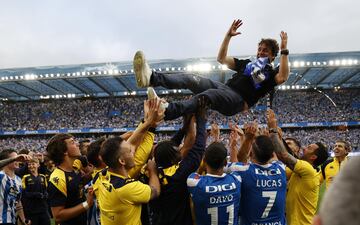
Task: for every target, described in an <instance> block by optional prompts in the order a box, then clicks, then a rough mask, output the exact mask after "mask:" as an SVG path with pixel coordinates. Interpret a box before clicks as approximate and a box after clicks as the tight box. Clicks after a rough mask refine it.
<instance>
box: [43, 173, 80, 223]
mask: <svg viewBox="0 0 360 225" xmlns="http://www.w3.org/2000/svg"><path fill="white" fill-rule="evenodd" d="M48 194H49V204H50V207H57V206H64V207H65V208H72V207H74V206H76V205H78V204H80V203H82V202H84V201H85V200H86V199H85V195H84V189H83V185H82V183H81V175H80V174H79V173H77V172H75V171H72V172H67V171H63V170H61V169H59V168H56V169H55V170H54V171H53V172H52V174H51V176H50V180H49V186H48ZM60 224H76V225H86V212H83V213H81V214H80V215H78V216H76V217H74V218H71V219H69V220H67V221H64V222H61V223H60Z"/></svg>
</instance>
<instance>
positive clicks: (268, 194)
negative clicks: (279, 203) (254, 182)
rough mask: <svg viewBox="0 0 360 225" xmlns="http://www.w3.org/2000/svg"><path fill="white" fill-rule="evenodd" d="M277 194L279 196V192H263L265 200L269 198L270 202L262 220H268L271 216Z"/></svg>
mask: <svg viewBox="0 0 360 225" xmlns="http://www.w3.org/2000/svg"><path fill="white" fill-rule="evenodd" d="M276 194H277V191H263V192H262V196H263V197H264V198H269V202H268V204H267V205H266V208H265V210H264V212H263V214H262V216H261V218H262V219H264V218H267V217H268V216H269V212H270V210H271V208H272V207H273V205H274V203H275V199H276Z"/></svg>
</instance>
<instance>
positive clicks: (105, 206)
mask: <svg viewBox="0 0 360 225" xmlns="http://www.w3.org/2000/svg"><path fill="white" fill-rule="evenodd" d="M104 174H105V173H100V176H99V181H98V182H100V183H99V184H98V187H97V188H98V193H97V194H98V196H97V197H98V203H99V208H100V219H101V225H122V224H124V225H125V224H126V225H141V219H140V217H141V204H143V203H147V202H149V201H150V197H151V188H150V186H149V185H146V184H143V183H141V182H140V181H135V180H133V179H131V178H129V177H128V178H126V177H123V176H121V175H119V174H115V173H112V172H110V171H106V174H105V175H104Z"/></svg>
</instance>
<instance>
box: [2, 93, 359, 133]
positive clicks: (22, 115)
mask: <svg viewBox="0 0 360 225" xmlns="http://www.w3.org/2000/svg"><path fill="white" fill-rule="evenodd" d="M324 93H325V94H327V95H328V96H329V97H330V98H331V99H332V100H333V101H334V103H335V104H336V107H335V106H334V105H333V104H332V102H331V101H330V100H329V99H328V98H326V97H325V95H324V94H320V93H318V92H316V91H306V92H305V91H296V92H295V91H292V92H290V91H277V93H276V94H275V95H274V102H273V104H274V110H275V112H276V113H277V114H278V115H279V122H283V123H293V122H322V121H358V120H359V118H360V110H359V108H356V107H354V106H353V104H356V103H357V104H358V103H359V102H360V91H359V90H340V91H337V92H335V91H324ZM184 97H186V96H165V99H167V100H168V101H169V102H170V101H177V100H181V99H183V98H184ZM143 101H144V97H126V98H125V97H124V98H105V99H99V98H97V99H86V100H79V99H77V100H70V99H63V100H47V101H33V102H17V103H10V102H5V103H3V104H2V106H1V110H0V118H1V122H0V131H15V130H39V129H61V128H69V129H77V128H104V127H116V128H121V127H135V126H136V124H137V123H138V122H139V118H141V115H142V113H143V110H142V106H143ZM265 105H266V103H265V99H263V100H262V101H261V102H259V104H258V106H265ZM314 109H316V110H314ZM15 112H16V113H15ZM264 115H265V113H264V108H263V107H255V108H252V109H251V110H250V111H248V112H245V113H240V114H237V115H235V116H232V117H224V116H221V115H220V114H219V113H217V112H212V113H211V115H210V116H209V121H213V122H216V123H218V124H219V125H227V124H228V122H230V121H233V122H239V123H241V124H242V123H243V121H249V120H254V119H257V120H258V122H260V123H264V122H265V116H264ZM181 122H182V120H180V119H177V120H172V121H167V122H166V123H163V124H162V125H164V126H172V125H179V124H181Z"/></svg>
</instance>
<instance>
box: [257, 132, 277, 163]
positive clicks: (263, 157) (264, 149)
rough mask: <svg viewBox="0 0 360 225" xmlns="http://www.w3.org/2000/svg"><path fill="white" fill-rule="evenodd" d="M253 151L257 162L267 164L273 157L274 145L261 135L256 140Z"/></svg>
mask: <svg viewBox="0 0 360 225" xmlns="http://www.w3.org/2000/svg"><path fill="white" fill-rule="evenodd" d="M252 149H253V153H254V156H255V158H256V160H257V161H258V162H259V163H266V162H267V161H269V160H270V159H271V158H272V156H273V152H274V145H273V143H272V141H271V139H270V138H269V137H268V136H265V135H260V136H257V137H256V138H255V141H254V143H253V144H252Z"/></svg>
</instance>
